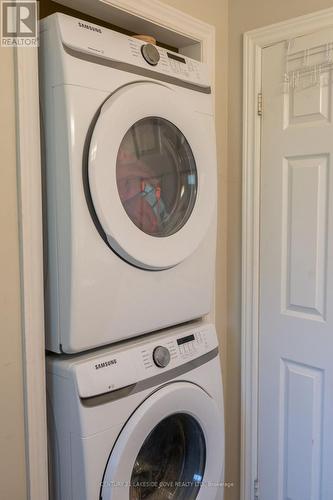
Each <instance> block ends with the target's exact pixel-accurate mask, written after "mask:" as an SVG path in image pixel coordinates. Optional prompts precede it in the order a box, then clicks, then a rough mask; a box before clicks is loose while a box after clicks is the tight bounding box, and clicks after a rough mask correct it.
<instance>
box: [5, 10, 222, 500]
mask: <svg viewBox="0 0 333 500" xmlns="http://www.w3.org/2000/svg"><path fill="white" fill-rule="evenodd" d="M68 1H69V0H58V3H64V4H66V3H68ZM75 4H76V8H78V9H80V7H81V8H82V11H84V10H85V9H87V5H88V6H89V9H90V10H91V9H92V10H93V11H95V9H96V12H98V11H99V9H100V8H101V6H102V4H103V9H104V10H103V13H105V12H106V11H105V9H107V8H110V12H111V9H113V11H112V12H116V10H117V12H118V13H119V14H120V13H121V18H122V19H124V15H128V16H129V19H131V21H132V22H133V19H136V20H137V23H138V26H141V25H142V23H144V26H145V27H146V28H147V27H149V26H152V27H153V26H154V27H155V28H156V29H157V30H158V29H160V30H161V33H162V34H163V33H164V34H165V33H166V32H168V33H169V34H170V33H171V34H172V33H174V34H175V36H176V37H177V36H178V35H184V36H187V37H188V39H191V40H192V41H193V46H191V45H189V46H187V47H185V48H184V53H185V52H186V54H187V55H188V56H189V57H191V54H198V50H199V51H200V52H199V53H200V56H201V61H203V62H206V63H207V64H208V66H209V70H210V74H211V76H212V81H213V83H214V77H215V28H214V26H211V25H209V24H207V23H205V22H203V21H201V20H199V19H196V18H194V17H192V16H190V15H188V14H186V13H184V12H181V11H179V10H177V9H175V8H174V7H171V6H169V5H166V4H164V3H163V2H161V1H159V0H144V1H142V2H137V1H136V0H89V2H87V0H76V2H75ZM180 51H181V50H180ZM14 68H15V85H16V88H15V100H16V103H15V104H16V134H17V145H16V149H17V178H18V198H19V199H18V214H19V239H20V273H21V304H22V305H21V320H22V339H23V353H22V363H23V373H24V409H25V433H26V459H27V460H26V461H27V489H28V498H29V499H30V500H47V499H48V458H47V424H46V387H45V342H44V293H43V238H42V235H43V226H42V197H41V192H42V180H41V154H40V146H41V145H40V120H39V89H38V57H37V49H36V48H29V49H27V50H23V49H15V57H14ZM213 89H214V84H213ZM213 95H214V94H213Z"/></svg>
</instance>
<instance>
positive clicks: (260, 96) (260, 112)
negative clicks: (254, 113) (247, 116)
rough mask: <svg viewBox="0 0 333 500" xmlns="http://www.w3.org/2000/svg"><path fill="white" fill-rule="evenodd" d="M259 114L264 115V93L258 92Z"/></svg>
mask: <svg viewBox="0 0 333 500" xmlns="http://www.w3.org/2000/svg"><path fill="white" fill-rule="evenodd" d="M258 116H262V93H261V92H259V93H258Z"/></svg>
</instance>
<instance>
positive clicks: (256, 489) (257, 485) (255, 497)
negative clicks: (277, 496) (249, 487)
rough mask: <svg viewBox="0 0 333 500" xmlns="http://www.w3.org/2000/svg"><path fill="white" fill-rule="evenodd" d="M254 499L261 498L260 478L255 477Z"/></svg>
mask: <svg viewBox="0 0 333 500" xmlns="http://www.w3.org/2000/svg"><path fill="white" fill-rule="evenodd" d="M253 490H254V500H259V479H255V480H254V483H253Z"/></svg>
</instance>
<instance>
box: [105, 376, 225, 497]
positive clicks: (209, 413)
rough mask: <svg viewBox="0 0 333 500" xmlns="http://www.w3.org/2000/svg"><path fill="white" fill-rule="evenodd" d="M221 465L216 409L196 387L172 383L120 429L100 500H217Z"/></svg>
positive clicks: (220, 424) (220, 425) (219, 416)
mask: <svg viewBox="0 0 333 500" xmlns="http://www.w3.org/2000/svg"><path fill="white" fill-rule="evenodd" d="M223 462H224V430H223V415H222V414H221V413H220V412H219V410H218V408H217V405H216V403H215V402H214V401H213V400H212V398H211V397H210V396H209V395H208V394H207V393H206V392H205V391H203V390H202V389H201V388H199V387H198V386H196V385H194V384H191V383H185V382H175V383H172V384H169V385H167V386H164V387H162V388H161V389H159V390H158V391H156V392H155V393H153V394H152V395H151V396H150V397H148V399H146V400H145V401H144V402H143V403H142V405H141V406H140V407H139V408H138V409H137V410H136V411H135V412H134V413H133V415H132V416H131V417H130V419H129V420H128V422H127V423H126V425H125V426H124V428H123V430H122V431H121V433H120V435H119V437H118V439H117V441H116V443H115V446H114V448H113V450H112V452H111V454H110V457H109V461H108V464H107V466H106V470H105V474H104V478H103V482H102V488H101V499H102V500H141V499H142V500H143V499H149V500H195V499H196V500H215V498H216V496H217V491H218V490H219V489H220V491H221V488H223V485H222V484H221V483H222V481H223V479H222V475H223ZM221 495H223V489H222V493H221Z"/></svg>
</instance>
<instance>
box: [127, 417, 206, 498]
mask: <svg viewBox="0 0 333 500" xmlns="http://www.w3.org/2000/svg"><path fill="white" fill-rule="evenodd" d="M205 463H206V443H205V438H204V434H203V432H202V429H201V427H200V425H199V423H198V422H197V420H195V418H193V417H192V416H191V415H188V414H185V413H178V414H174V415H171V416H169V417H167V418H165V419H164V420H162V421H161V422H160V423H159V424H158V425H157V426H156V427H155V428H154V429H153V430H152V432H151V433H150V434H149V436H148V437H147V438H146V440H145V442H144V443H143V445H142V447H141V450H140V452H139V454H138V456H137V458H136V460H135V463H134V467H133V472H132V477H131V486H130V494H129V499H130V500H194V499H195V498H196V497H197V495H198V493H199V489H200V486H201V482H202V479H203V475H204V471H205Z"/></svg>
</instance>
